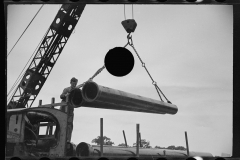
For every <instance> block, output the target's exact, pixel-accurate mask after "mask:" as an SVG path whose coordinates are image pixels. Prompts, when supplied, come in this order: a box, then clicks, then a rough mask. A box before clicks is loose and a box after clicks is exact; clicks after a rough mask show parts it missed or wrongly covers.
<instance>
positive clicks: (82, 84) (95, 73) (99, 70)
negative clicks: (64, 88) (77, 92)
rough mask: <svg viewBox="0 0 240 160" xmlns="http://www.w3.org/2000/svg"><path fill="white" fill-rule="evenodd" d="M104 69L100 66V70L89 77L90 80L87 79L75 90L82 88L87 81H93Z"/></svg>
mask: <svg viewBox="0 0 240 160" xmlns="http://www.w3.org/2000/svg"><path fill="white" fill-rule="evenodd" d="M104 68H105V65H104V66H102V67H101V68H99V69H98V70H97V72H96V73H95V74H94V75H93V76H92V77H91V78H89V79H88V80H87V81H86V82H84V83H82V84H80V85H78V86H77V87H76V88H81V87H83V86H84V84H85V83H87V82H88V81H92V80H93V78H95V77H96V76H97V75H98V74H99V73H101V72H102V70H103V69H104Z"/></svg>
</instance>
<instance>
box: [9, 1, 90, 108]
mask: <svg viewBox="0 0 240 160" xmlns="http://www.w3.org/2000/svg"><path fill="white" fill-rule="evenodd" d="M85 6H86V4H64V5H62V6H61V8H60V9H59V11H58V13H57V15H56V17H55V18H54V20H53V22H52V24H51V26H50V27H49V29H48V31H47V33H46V35H45V36H44V38H43V41H42V43H41V44H40V46H39V48H38V50H37V52H36V54H35V56H34V58H33V60H32V62H31V63H30V65H29V67H28V69H27V70H26V72H25V74H24V76H23V78H22V79H21V81H20V83H19V84H18V86H17V89H16V90H15V92H14V94H13V96H12V97H11V100H10V102H9V103H8V106H7V108H25V107H26V108H29V107H31V105H32V104H33V102H34V100H35V99H36V97H37V95H38V93H39V92H40V90H41V88H42V87H43V85H44V83H45V82H46V80H47V78H48V76H49V74H50V73H51V71H52V69H53V67H54V65H55V63H56V61H57V59H58V57H59V56H60V54H61V52H62V50H63V48H64V46H65V45H66V43H67V41H68V39H69V37H70V36H71V33H72V31H73V30H74V28H75V26H76V24H77V22H78V20H79V19H80V16H81V14H82V12H83V10H84V8H85Z"/></svg>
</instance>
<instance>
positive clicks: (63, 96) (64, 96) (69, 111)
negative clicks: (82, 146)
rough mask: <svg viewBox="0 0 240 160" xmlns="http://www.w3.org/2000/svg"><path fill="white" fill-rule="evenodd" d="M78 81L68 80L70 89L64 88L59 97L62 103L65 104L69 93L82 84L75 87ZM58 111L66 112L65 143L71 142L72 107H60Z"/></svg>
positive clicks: (74, 79)
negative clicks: (66, 129) (66, 128)
mask: <svg viewBox="0 0 240 160" xmlns="http://www.w3.org/2000/svg"><path fill="white" fill-rule="evenodd" d="M77 83H78V80H77V79H76V78H75V77H73V78H72V79H71V80H70V84H71V86H70V87H67V88H64V90H63V92H62V94H61V95H60V98H61V99H62V102H67V99H68V95H69V94H70V92H71V91H72V90H73V89H75V88H80V87H81V86H82V85H83V84H80V85H78V86H77ZM60 110H61V111H63V112H66V113H67V114H68V125H67V126H68V131H67V142H70V141H71V136H72V130H73V117H74V112H73V111H74V107H73V106H71V105H66V106H61V107H60Z"/></svg>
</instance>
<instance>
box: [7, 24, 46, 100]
mask: <svg viewBox="0 0 240 160" xmlns="http://www.w3.org/2000/svg"><path fill="white" fill-rule="evenodd" d="M48 31H49V28H48V30H47V31H46V33H45V34H44V36H43V38H42V39H41V41H40V42H39V43H38V45H37V47H36V49H35V50H34V52H33V54H32V55H31V57H30V58H29V59H28V61H27V63H26V64H25V66H24V68H23V69H22V71H21V73H20V74H19V76H18V78H17V80H16V81H15V83H14V84H13V86H12V88H11V89H10V91H9V92H8V94H7V95H9V94H10V93H11V91H12V90H13V88H14V87H15V86H16V84H18V83H19V80H20V79H22V77H23V75H24V74H22V72H23V71H24V70H25V68H26V66H27V64H28V63H29V61H30V60H31V59H32V57H33V55H35V53H36V50H37V49H38V47H39V46H40V44H41V43H42V41H43V39H44V37H46V35H47V33H48ZM21 74H22V75H21ZM20 76H21V78H20ZM16 89H17V88H16ZM16 89H15V91H16ZM14 93H15V92H14ZM12 95H13V94H12ZM12 95H11V96H10V97H12Z"/></svg>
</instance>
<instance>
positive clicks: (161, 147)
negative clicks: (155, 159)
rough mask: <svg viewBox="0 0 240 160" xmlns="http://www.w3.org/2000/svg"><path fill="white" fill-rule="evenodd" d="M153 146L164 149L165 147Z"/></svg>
mask: <svg viewBox="0 0 240 160" xmlns="http://www.w3.org/2000/svg"><path fill="white" fill-rule="evenodd" d="M154 148H159V149H165V147H160V146H155V147H154Z"/></svg>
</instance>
